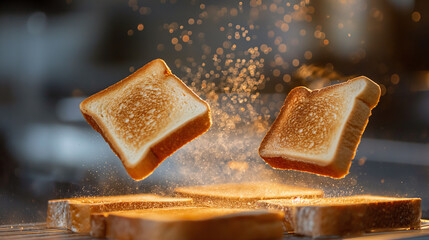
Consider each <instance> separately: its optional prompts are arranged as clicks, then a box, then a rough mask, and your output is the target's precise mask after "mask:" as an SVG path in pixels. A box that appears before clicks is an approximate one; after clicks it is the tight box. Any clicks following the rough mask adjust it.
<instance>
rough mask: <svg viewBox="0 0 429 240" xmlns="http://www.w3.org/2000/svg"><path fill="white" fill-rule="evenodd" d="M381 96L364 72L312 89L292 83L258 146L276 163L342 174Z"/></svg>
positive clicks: (349, 162)
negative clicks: (357, 75)
mask: <svg viewBox="0 0 429 240" xmlns="http://www.w3.org/2000/svg"><path fill="white" fill-rule="evenodd" d="M379 98H380V87H379V86H378V85H377V84H376V83H374V82H373V81H371V80H370V79H368V78H366V77H357V78H354V79H352V80H349V81H347V82H344V83H340V84H336V85H333V86H330V87H326V88H322V89H320V90H315V91H311V90H309V89H307V88H305V87H297V88H294V89H293V90H292V91H291V92H290V93H289V95H288V96H287V98H286V100H285V102H284V105H283V107H282V109H281V111H280V114H279V115H278V117H277V119H276V120H275V121H274V123H273V125H272V126H271V128H270V130H269V131H268V132H267V134H266V136H265V137H264V139H263V141H262V143H261V146H260V148H259V155H260V156H261V157H262V158H263V159H264V160H265V161H266V162H267V163H268V164H269V165H270V166H272V167H273V168H278V169H293V170H300V171H306V172H311V173H316V174H320V175H325V176H329V177H332V178H342V177H344V176H345V175H347V174H348V172H349V168H350V165H351V160H352V159H353V158H354V156H355V152H356V148H357V146H358V144H359V142H360V138H361V136H362V134H363V131H364V130H365V127H366V125H367V123H368V118H369V116H370V115H371V109H373V108H374V107H375V106H376V105H377V103H378V100H379Z"/></svg>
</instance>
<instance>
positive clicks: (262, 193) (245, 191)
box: [174, 182, 323, 208]
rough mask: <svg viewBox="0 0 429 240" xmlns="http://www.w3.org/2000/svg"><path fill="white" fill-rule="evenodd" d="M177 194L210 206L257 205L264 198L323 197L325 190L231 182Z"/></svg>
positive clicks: (263, 183) (182, 191) (184, 190)
mask: <svg viewBox="0 0 429 240" xmlns="http://www.w3.org/2000/svg"><path fill="white" fill-rule="evenodd" d="M174 192H175V193H176V195H177V196H181V197H189V198H192V199H193V200H194V202H195V204H199V205H201V206H208V207H229V208H242V207H247V208H249V207H256V205H255V204H256V202H257V201H258V200H262V199H274V198H294V197H303V198H313V197H323V191H322V190H319V189H310V188H303V187H296V186H288V185H284V184H279V183H270V182H248V183H229V184H219V185H205V186H192V187H179V188H176V189H175V190H174Z"/></svg>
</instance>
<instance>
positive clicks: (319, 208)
mask: <svg viewBox="0 0 429 240" xmlns="http://www.w3.org/2000/svg"><path fill="white" fill-rule="evenodd" d="M258 205H259V207H262V208H268V209H277V210H283V211H284V213H285V219H284V223H285V227H286V229H287V230H288V231H294V232H295V233H297V234H302V235H307V236H312V237H319V236H344V235H355V234H361V233H364V232H367V231H369V230H374V229H392V228H407V229H410V228H418V227H419V226H420V217H421V199H420V198H392V197H380V196H369V195H358V196H350V197H338V198H317V199H316V198H315V199H302V198H297V199H271V200H261V201H259V202H258Z"/></svg>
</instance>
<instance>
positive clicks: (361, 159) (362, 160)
mask: <svg viewBox="0 0 429 240" xmlns="http://www.w3.org/2000/svg"><path fill="white" fill-rule="evenodd" d="M365 162H366V157H361V158H359V160H358V164H359V166H363V165H364V164H365Z"/></svg>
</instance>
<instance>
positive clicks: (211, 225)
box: [106, 207, 283, 240]
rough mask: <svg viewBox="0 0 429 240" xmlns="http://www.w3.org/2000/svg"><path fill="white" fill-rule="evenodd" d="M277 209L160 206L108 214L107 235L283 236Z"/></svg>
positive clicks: (154, 238) (239, 239)
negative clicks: (158, 207) (161, 207)
mask: <svg viewBox="0 0 429 240" xmlns="http://www.w3.org/2000/svg"><path fill="white" fill-rule="evenodd" d="M282 219H283V213H282V212H280V211H266V210H262V211H260V210H250V209H227V208H196V207H192V208H163V209H151V210H140V211H128V212H118V213H112V214H109V216H108V217H107V221H106V222H107V224H106V230H107V231H106V232H107V238H109V239H119V240H120V239H141V240H146V239H147V240H173V239H174V240H180V239H187V240H194V239H195V240H196V239H198V240H199V239H206V240H211V239H216V240H217V239H223V240H229V239H234V240H247V239H249V240H250V239H255V240H256V239H282V236H283V228H282V227H283V226H282Z"/></svg>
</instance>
